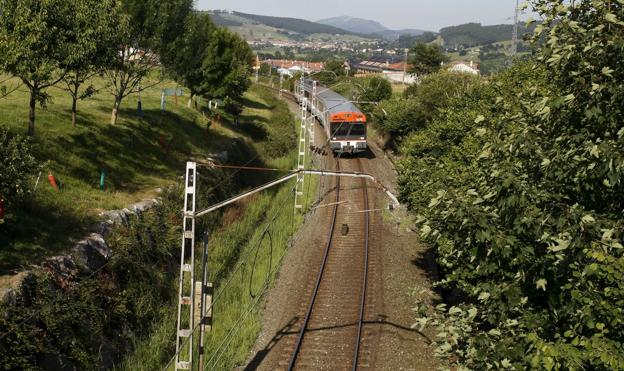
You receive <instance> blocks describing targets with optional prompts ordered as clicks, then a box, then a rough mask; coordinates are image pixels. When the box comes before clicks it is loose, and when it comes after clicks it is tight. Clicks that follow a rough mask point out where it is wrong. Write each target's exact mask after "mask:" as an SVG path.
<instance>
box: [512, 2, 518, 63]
mask: <svg viewBox="0 0 624 371" xmlns="http://www.w3.org/2000/svg"><path fill="white" fill-rule="evenodd" d="M519 18H520V0H516V10H515V13H514V27H513V36H512V38H511V57H512V58H514V57H515V56H516V55H517V54H518V21H519Z"/></svg>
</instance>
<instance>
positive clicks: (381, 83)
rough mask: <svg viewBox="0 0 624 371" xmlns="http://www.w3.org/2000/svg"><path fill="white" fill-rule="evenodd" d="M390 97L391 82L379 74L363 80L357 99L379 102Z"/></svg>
mask: <svg viewBox="0 0 624 371" xmlns="http://www.w3.org/2000/svg"><path fill="white" fill-rule="evenodd" d="M390 97H392V84H390V82H389V81H388V80H386V79H384V78H383V77H381V76H373V77H370V78H367V79H366V80H364V84H363V86H362V87H361V90H360V94H359V97H357V98H358V100H359V101H367V102H381V101H382V100H386V99H389V98H390Z"/></svg>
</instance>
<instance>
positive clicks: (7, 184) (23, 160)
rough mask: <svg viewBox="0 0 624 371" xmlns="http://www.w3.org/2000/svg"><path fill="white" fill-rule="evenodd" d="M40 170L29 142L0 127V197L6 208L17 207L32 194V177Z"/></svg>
mask: <svg viewBox="0 0 624 371" xmlns="http://www.w3.org/2000/svg"><path fill="white" fill-rule="evenodd" d="M40 169H41V165H40V164H39V162H38V161H37V160H36V159H35V157H34V156H33V154H32V149H31V145H30V140H29V139H27V138H23V137H21V136H20V135H17V134H11V133H10V132H9V131H8V130H6V129H5V128H2V127H0V197H2V198H4V200H5V202H6V204H7V206H8V207H14V206H16V205H18V204H19V203H20V201H21V200H22V199H23V198H24V197H25V196H27V195H28V194H29V193H31V192H32V188H33V186H34V183H33V182H32V178H33V175H36V174H37V172H38V171H39V170H40Z"/></svg>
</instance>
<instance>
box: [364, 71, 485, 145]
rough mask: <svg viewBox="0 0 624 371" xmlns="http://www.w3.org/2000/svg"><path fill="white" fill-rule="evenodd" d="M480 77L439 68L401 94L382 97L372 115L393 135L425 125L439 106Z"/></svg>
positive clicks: (381, 126) (452, 98)
mask: <svg viewBox="0 0 624 371" xmlns="http://www.w3.org/2000/svg"><path fill="white" fill-rule="evenodd" d="M478 84H479V79H478V78H477V77H475V76H473V75H469V74H465V73H453V72H439V73H433V74H429V75H427V76H425V77H424V78H423V79H422V81H421V82H420V84H418V85H416V84H415V85H411V86H410V87H408V88H407V89H406V90H405V92H404V97H395V98H394V99H391V100H388V101H383V102H382V103H381V104H380V105H379V107H378V108H377V109H376V110H375V111H374V114H373V117H374V119H375V122H376V123H377V124H378V125H379V127H380V128H381V129H382V130H383V131H384V132H386V133H389V134H391V135H392V136H393V137H394V138H395V139H398V138H399V137H401V136H404V135H406V134H409V133H411V132H413V131H416V130H419V129H424V128H425V127H426V126H427V125H428V124H429V122H430V121H431V120H432V118H433V117H434V116H435V115H436V114H437V112H438V111H439V110H442V109H445V108H447V107H448V106H449V105H450V104H458V103H457V102H455V101H456V100H457V99H456V98H457V97H462V96H463V95H464V94H466V93H467V92H468V91H470V90H471V89H472V88H473V87H474V86H476V85H478Z"/></svg>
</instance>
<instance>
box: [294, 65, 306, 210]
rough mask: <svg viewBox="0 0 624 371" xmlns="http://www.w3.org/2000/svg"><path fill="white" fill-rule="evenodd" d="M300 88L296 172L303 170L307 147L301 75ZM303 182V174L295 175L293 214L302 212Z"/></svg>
mask: <svg viewBox="0 0 624 371" xmlns="http://www.w3.org/2000/svg"><path fill="white" fill-rule="evenodd" d="M300 84H301V85H300V87H299V94H301V96H300V99H301V128H300V130H299V146H298V150H299V156H298V158H297V170H298V171H300V170H303V169H304V168H305V161H306V152H307V149H306V145H307V140H306V132H307V131H308V128H307V127H306V104H307V102H306V99H307V98H306V96H305V87H304V78H303V75H301V81H300ZM304 180H305V174H304V173H301V172H300V173H297V185H296V190H295V213H296V212H297V210H301V211H303V189H304V188H303V185H304Z"/></svg>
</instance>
